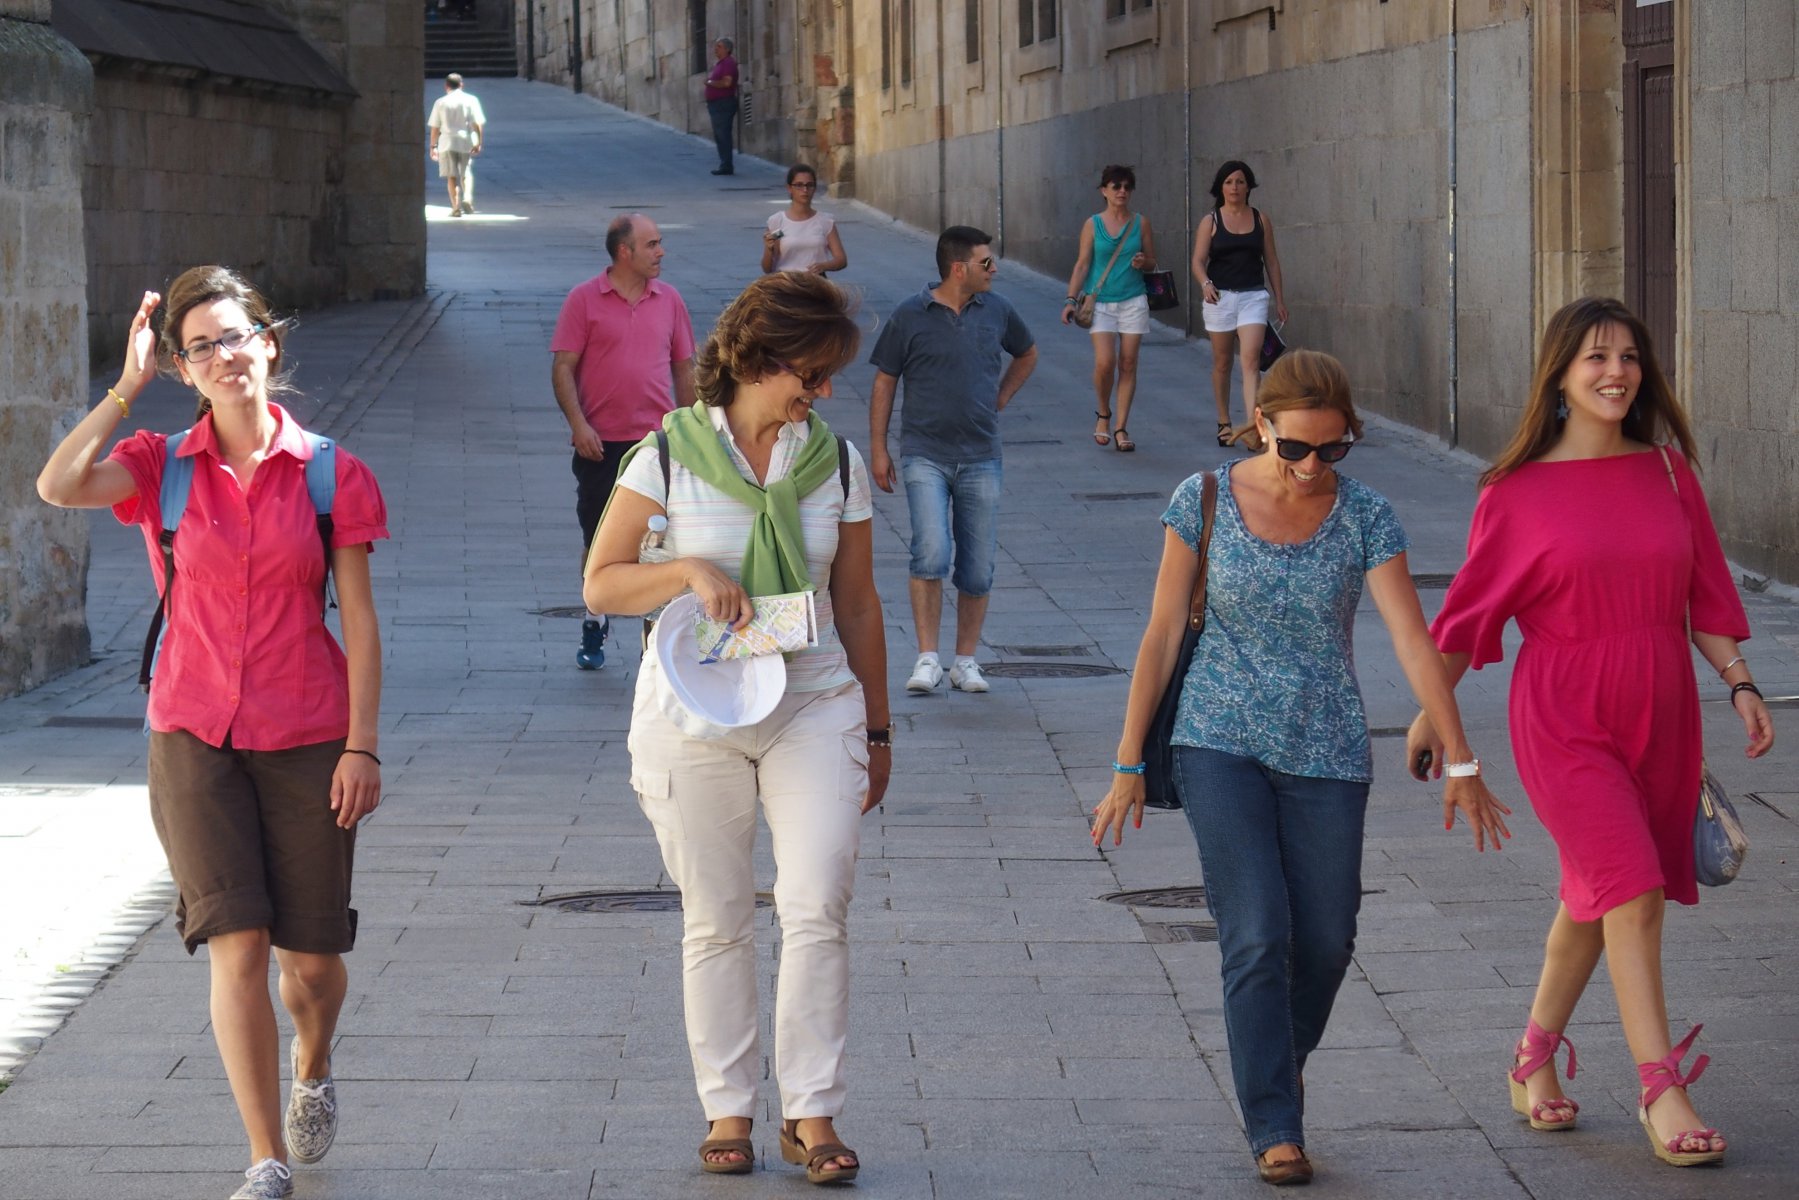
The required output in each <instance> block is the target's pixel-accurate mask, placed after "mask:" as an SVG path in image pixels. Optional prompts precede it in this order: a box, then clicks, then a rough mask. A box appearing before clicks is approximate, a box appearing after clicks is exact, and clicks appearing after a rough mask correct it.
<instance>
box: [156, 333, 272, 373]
mask: <svg viewBox="0 0 1799 1200" xmlns="http://www.w3.org/2000/svg"><path fill="white" fill-rule="evenodd" d="M268 328H269V327H268V326H267V325H252V326H250V327H249V328H248V329H233V330H232V331H231V332H230V333H228V334H226V335H225V336H224V337H222V338H216V339H214V340H213V341H210V342H195V343H194V344H193V345H191V346H187V347H184V348H183V349H180V350H177V351H175V357H176V358H178V359H180V360H181V361H182V362H184V363H186V364H188V365H189V366H190V367H191V366H193V365H194V364H195V363H203V362H205V361H206V360H207V359H209V358H211V357H212V352H213V351H214V350H217V349H218V348H219V347H220V346H223V347H224V348H225V349H227V350H229V351H231V352H232V353H233V354H236V353H237V352H238V351H239V350H242V349H243V348H244V347H245V346H248V345H249V344H250V339H251V338H253V337H255V336H256V335H257V334H259V333H266V332H267V331H268Z"/></svg>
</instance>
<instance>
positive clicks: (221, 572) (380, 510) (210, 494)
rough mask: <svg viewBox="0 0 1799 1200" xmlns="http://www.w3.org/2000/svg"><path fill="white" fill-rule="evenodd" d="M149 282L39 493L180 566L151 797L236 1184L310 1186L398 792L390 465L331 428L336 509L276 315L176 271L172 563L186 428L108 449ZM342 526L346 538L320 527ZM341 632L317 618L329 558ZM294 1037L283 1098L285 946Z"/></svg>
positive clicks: (130, 388)
mask: <svg viewBox="0 0 1799 1200" xmlns="http://www.w3.org/2000/svg"><path fill="white" fill-rule="evenodd" d="M161 300H162V297H161V296H159V295H157V294H156V293H155V292H146V293H145V294H144V299H143V303H142V304H141V305H140V306H139V307H138V311H137V315H136V317H134V318H133V319H132V322H131V331H130V334H129V337H128V339H127V347H126V352H125V366H124V370H123V371H122V372H121V374H120V376H119V382H118V384H117V386H115V387H112V388H109V389H107V395H106V398H105V399H104V400H102V401H101V402H100V404H99V405H98V406H96V407H95V408H94V410H93V411H92V412H90V413H88V415H87V416H86V417H85V418H83V419H82V421H81V422H80V424H78V425H76V426H75V428H74V429H73V430H72V431H71V432H70V433H69V436H68V437H66V438H64V439H63V441H62V444H61V445H59V446H58V447H57V448H56V451H55V452H54V453H53V454H52V455H51V456H50V461H49V462H48V463H47V464H46V465H45V467H44V470H43V472H42V474H40V475H39V476H38V494H39V495H41V496H42V497H43V498H44V499H45V500H47V501H49V502H50V503H51V504H55V505H59V506H61V507H64V508H111V509H112V510H113V512H114V513H115V515H117V516H118V518H119V519H120V520H121V521H124V522H126V523H128V524H135V525H138V526H140V527H141V528H142V529H143V531H144V536H145V538H146V540H147V541H148V542H149V544H150V549H151V555H150V557H151V565H152V570H153V572H154V573H155V574H156V575H157V577H158V583H159V584H162V585H163V586H164V596H165V599H166V601H167V608H168V623H167V626H166V629H165V630H164V636H163V642H162V648H161V652H160V654H159V656H158V659H157V663H156V673H155V677H154V679H153V681H152V684H151V687H150V711H149V724H150V810H151V816H152V818H153V819H154V822H155V825H156V832H157V836H158V837H159V838H160V839H161V841H162V844H163V849H164V851H165V852H166V853H167V854H168V857H169V871H170V873H171V874H172V875H173V876H174V878H175V883H176V886H177V889H178V891H179V894H180V899H179V903H178V905H177V908H176V913H175V919H176V924H177V927H178V928H179V930H180V932H181V936H182V939H183V941H184V942H185V943H186V945H187V950H188V953H190V954H192V953H193V952H194V949H195V948H196V947H197V946H199V944H200V943H202V942H205V943H206V944H207V950H208V959H209V961H210V962H211V966H212V1005H211V1010H212V1028H213V1036H214V1037H215V1038H216V1039H217V1041H218V1046H219V1055H220V1057H221V1058H222V1059H223V1060H224V1064H225V1074H226V1077H227V1079H229V1081H230V1083H231V1092H232V1096H233V1097H234V1098H235V1100H236V1101H237V1107H238V1113H239V1115H240V1116H241V1117H242V1119H243V1123H244V1129H245V1132H246V1134H247V1135H248V1137H249V1142H250V1159H251V1162H252V1166H251V1167H250V1169H249V1170H248V1171H246V1172H245V1182H244V1185H243V1187H241V1188H240V1189H238V1191H237V1192H235V1193H234V1194H233V1200H240V1198H241V1200H269V1198H279V1197H284V1196H289V1195H291V1194H292V1192H293V1182H292V1175H291V1172H290V1170H289V1167H288V1160H289V1158H290V1156H291V1158H292V1159H294V1160H296V1161H299V1162H306V1163H312V1162H317V1161H318V1160H319V1159H321V1158H323V1157H324V1155H325V1152H326V1151H327V1150H329V1149H330V1148H331V1143H332V1140H333V1139H334V1138H335V1136H336V1132H337V1095H336V1089H335V1086H334V1085H333V1083H332V1079H331V1057H330V1050H331V1043H332V1040H333V1037H334V1036H335V1032H336V1027H337V1018H338V1013H339V1010H340V1009H341V1008H342V1006H343V1001H344V993H345V990H346V987H347V985H348V977H347V975H346V972H345V969H344V961H343V957H342V955H343V954H344V952H346V951H348V950H349V949H350V948H351V945H352V944H353V943H354V941H355V936H356V912H355V910H354V909H352V908H351V907H350V872H351V864H352V858H353V852H354V849H355V842H356V833H355V830H356V824H357V822H358V821H360V820H361V819H362V818H363V817H365V816H367V815H368V814H369V813H370V812H372V811H373V810H374V808H375V806H376V805H377V804H378V803H379V802H380V798H381V760H380V759H379V758H377V757H376V756H375V754H376V725H377V716H378V713H379V707H380V694H381V640H380V633H379V631H378V629H377V625H376V618H375V602H374V593H373V589H372V587H371V585H370V581H369V562H368V558H369V549H370V544H371V543H372V542H374V541H375V540H376V539H377V538H384V537H386V536H387V528H386V525H387V512H386V508H385V506H384V504H383V503H382V499H381V493H380V490H379V489H378V488H377V487H376V484H375V478H374V476H373V475H372V474H371V473H370V472H369V469H368V468H367V467H365V466H364V465H363V464H362V463H361V462H359V461H358V460H356V459H355V458H353V457H351V456H350V455H349V454H347V453H345V452H344V451H342V450H335V451H334V452H333V457H334V465H335V470H334V477H335V492H334V494H333V497H332V503H331V505H330V515H331V519H330V521H329V522H326V521H324V520H322V519H321V518H320V516H319V515H318V506H317V505H316V504H315V501H314V499H313V496H312V494H311V493H310V492H309V490H308V487H307V479H306V464H307V462H308V461H310V460H311V459H312V458H313V456H314V454H315V453H324V452H325V451H326V448H327V447H328V446H329V443H326V442H322V441H321V440H320V439H316V438H312V437H310V436H309V435H307V434H306V433H305V432H304V431H303V430H302V429H301V428H300V426H299V425H298V424H297V423H296V422H295V421H294V420H293V418H292V417H290V416H289V415H288V414H287V413H286V412H284V411H283V410H282V409H281V407H280V406H279V405H277V404H275V403H273V402H272V401H271V399H270V395H271V393H274V392H279V391H282V390H284V389H285V381H284V380H283V379H282V377H281V376H280V375H279V374H278V373H277V371H278V368H279V367H280V365H281V343H282V334H281V328H280V323H279V322H278V321H276V320H275V319H274V317H273V316H271V314H270V312H269V308H268V304H267V302H266V301H264V300H263V298H262V297H261V296H260V295H258V294H257V293H256V291H255V290H254V289H252V288H251V287H250V286H249V284H247V283H245V282H244V281H243V280H242V279H241V278H240V277H239V276H237V275H236V274H235V273H233V272H232V271H230V270H228V269H226V268H224V267H216V266H208V267H195V268H194V269H192V270H190V271H187V272H185V273H183V274H182V275H181V276H180V278H178V279H176V280H175V282H174V283H173V284H172V285H171V286H170V288H169V305H168V310H167V315H166V317H165V319H164V322H163V328H162V336H161V344H160V351H161V354H160V358H161V361H162V363H163V364H164V366H165V367H166V368H167V369H169V370H170V371H171V372H172V373H173V374H174V375H175V376H177V377H178V378H179V379H180V380H181V381H182V382H183V383H185V384H187V385H188V386H189V387H192V388H193V389H195V391H196V392H198V393H199V409H198V412H197V414H196V417H195V423H194V426H193V428H192V429H190V430H189V431H188V432H187V434H186V436H185V437H184V438H183V439H182V441H181V443H180V445H179V448H178V450H177V451H176V457H177V458H191V459H192V461H193V480H192V485H191V487H190V490H189V493H188V501H187V507H186V508H185V510H183V516H182V518H181V520H180V521H179V523H178V525H177V536H176V537H175V538H174V550H173V554H174V564H175V578H174V579H173V580H170V581H167V583H166V584H165V583H164V581H163V580H162V579H161V575H162V569H161V568H162V557H161V552H160V550H159V548H158V538H159V535H160V534H161V532H162V509H161V503H160V492H161V488H162V481H163V475H164V468H165V465H166V464H167V462H168V461H169V448H168V447H169V440H170V439H169V438H168V437H166V436H165V435H163V434H160V433H150V432H147V431H146V432H139V433H137V434H136V435H134V436H132V437H130V438H127V439H125V440H124V441H122V442H120V443H119V445H118V446H117V447H116V448H115V449H114V450H113V452H112V454H111V456H110V457H107V458H105V459H101V458H100V451H101V449H102V447H104V446H105V445H106V443H107V442H108V441H109V440H110V439H111V437H112V436H113V433H114V431H115V430H116V429H117V428H118V426H119V424H120V422H121V421H123V420H125V419H127V418H129V417H130V415H131V405H132V402H133V401H134V400H136V398H137V396H138V394H139V393H140V392H141V391H142V390H143V388H144V385H145V384H146V383H148V382H149V379H150V376H151V374H152V372H153V371H154V370H155V369H156V366H157V360H158V357H159V355H158V353H157V351H158V344H157V337H156V335H155V333H154V332H153V331H152V330H151V328H150V315H151V313H152V312H154V311H155V309H156V306H157V305H158V304H159V303H160V302H161ZM327 530H328V531H329V535H328V536H329V543H328V545H327V544H323V543H324V539H325V537H326V535H327ZM327 558H329V562H330V570H331V572H332V574H334V575H335V576H336V584H337V586H336V591H337V601H338V608H339V612H340V614H341V616H342V624H343V646H342V647H341V648H340V647H339V645H338V643H337V641H336V640H335V639H333V637H332V636H331V632H330V630H329V629H328V628H327V627H326V625H325V621H324V612H325V603H326V601H325V582H326V560H327ZM271 947H272V948H273V949H274V952H275V957H276V960H277V961H278V962H279V964H280V968H281V985H280V987H281V999H282V1003H283V1004H285V1005H286V1007H287V1010H288V1012H289V1014H290V1015H291V1016H292V1018H293V1022H294V1028H295V1030H296V1036H295V1038H294V1040H293V1042H292V1044H291V1046H290V1047H289V1063H290V1066H291V1069H292V1073H293V1086H292V1091H291V1093H290V1095H289V1099H288V1104H287V1107H286V1111H285V1113H283V1109H282V1105H281V1096H280V1083H281V1063H280V1047H279V1044H278V1035H277V1032H276V1025H275V1012H274V1007H273V1005H272V1004H271V1002H270V998H269V989H268V962H269V951H270V949H271Z"/></svg>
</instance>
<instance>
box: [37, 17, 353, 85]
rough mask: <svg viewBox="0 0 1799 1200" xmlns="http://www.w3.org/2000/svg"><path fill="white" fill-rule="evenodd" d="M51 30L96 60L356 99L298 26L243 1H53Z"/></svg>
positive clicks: (339, 75) (348, 83)
mask: <svg viewBox="0 0 1799 1200" xmlns="http://www.w3.org/2000/svg"><path fill="white" fill-rule="evenodd" d="M50 14H51V15H50V20H51V24H52V25H54V26H55V27H56V31H57V32H58V33H60V34H62V35H63V37H65V38H67V39H68V40H69V41H70V42H72V43H74V44H75V46H76V47H78V48H79V49H80V50H82V51H83V52H85V53H86V54H88V55H89V56H90V57H94V58H119V59H128V60H131V61H135V62H143V63H154V64H158V65H162V66H170V67H177V68H184V69H187V70H193V71H203V72H205V73H207V74H209V75H217V76H222V77H224V78H228V79H246V80H255V81H257V82H261V83H272V84H278V85H282V86H285V87H292V88H300V89H302V90H305V91H310V92H326V93H331V94H334V95H341V96H354V95H355V94H356V89H355V88H353V87H351V86H350V81H349V80H347V79H345V78H344V76H343V74H342V73H341V72H340V71H338V69H337V68H336V67H334V66H332V65H331V62H330V60H328V59H327V58H326V57H325V56H324V55H323V54H321V53H319V51H318V50H317V49H316V48H315V47H314V46H313V45H312V43H310V42H308V41H307V40H306V39H305V37H304V36H302V35H301V33H300V31H299V30H297V29H295V28H294V26H293V25H292V23H290V22H288V21H286V20H284V19H283V18H281V17H278V16H276V15H275V14H274V13H272V12H269V11H268V10H267V9H263V8H258V7H257V6H256V5H254V4H246V3H241V2H240V0H53V3H52V4H51V8H50Z"/></svg>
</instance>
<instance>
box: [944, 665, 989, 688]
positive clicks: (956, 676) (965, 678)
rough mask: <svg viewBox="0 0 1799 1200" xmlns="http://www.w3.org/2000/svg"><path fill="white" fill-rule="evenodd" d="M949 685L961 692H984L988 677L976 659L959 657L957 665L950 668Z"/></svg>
mask: <svg viewBox="0 0 1799 1200" xmlns="http://www.w3.org/2000/svg"><path fill="white" fill-rule="evenodd" d="M949 685H950V686H951V687H953V688H955V689H956V690H957V691H959V692H984V691H986V690H987V677H986V676H985V675H983V674H981V664H980V663H977V662H976V661H975V660H974V659H972V658H962V659H957V660H956V665H955V666H953V667H951V668H950V669H949Z"/></svg>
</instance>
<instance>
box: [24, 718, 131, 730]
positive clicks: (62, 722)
mask: <svg viewBox="0 0 1799 1200" xmlns="http://www.w3.org/2000/svg"><path fill="white" fill-rule="evenodd" d="M44 727H45V728H46V729H132V730H138V729H142V728H143V727H144V719H143V718H142V717H45V718H44Z"/></svg>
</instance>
